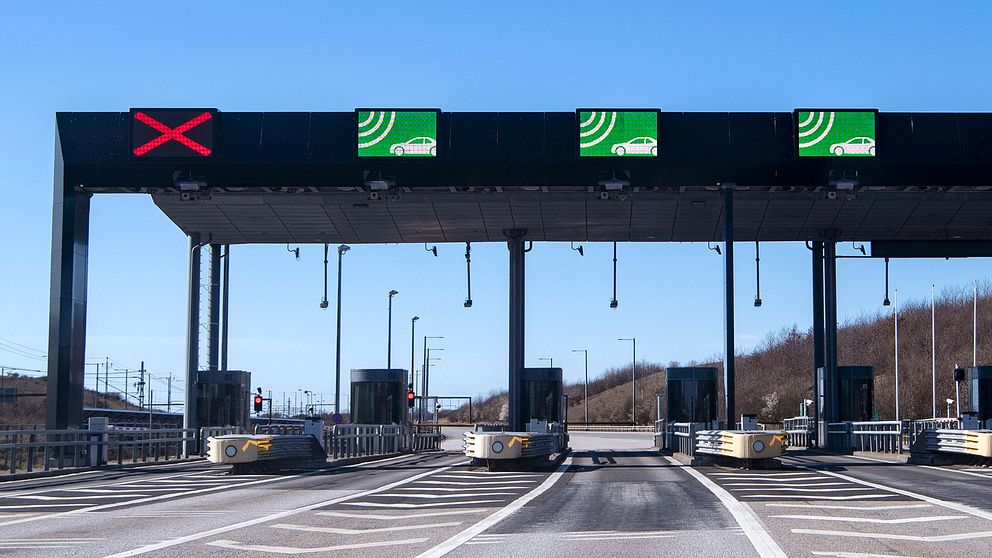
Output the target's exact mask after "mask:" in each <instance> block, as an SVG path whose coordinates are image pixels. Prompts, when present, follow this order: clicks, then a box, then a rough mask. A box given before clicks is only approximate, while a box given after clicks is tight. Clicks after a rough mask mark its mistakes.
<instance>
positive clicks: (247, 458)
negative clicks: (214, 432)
mask: <svg viewBox="0 0 992 558" xmlns="http://www.w3.org/2000/svg"><path fill="white" fill-rule="evenodd" d="M314 457H321V458H324V457H326V454H325V453H324V450H323V448H321V447H320V444H319V443H318V442H317V439H316V438H314V437H313V436H310V435H308V434H305V435H286V436H280V435H255V436H251V435H247V434H244V435H242V434H232V435H228V436H214V437H211V438H209V439H208V440H207V460H208V461H210V462H211V463H227V464H242V463H257V462H260V461H275V460H280V459H286V460H289V459H309V458H314Z"/></svg>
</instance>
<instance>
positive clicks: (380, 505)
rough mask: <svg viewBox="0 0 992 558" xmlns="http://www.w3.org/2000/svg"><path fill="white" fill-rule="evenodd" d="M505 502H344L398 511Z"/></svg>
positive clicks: (345, 503)
mask: <svg viewBox="0 0 992 558" xmlns="http://www.w3.org/2000/svg"><path fill="white" fill-rule="evenodd" d="M505 501H506V500H469V501H466V502H436V503H430V504H407V503H396V504H389V503H386V502H344V505H346V506H359V507H364V508H399V509H417V508H451V507H454V506H467V505H475V504H494V503H497V502H505Z"/></svg>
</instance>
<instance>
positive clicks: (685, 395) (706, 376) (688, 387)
mask: <svg viewBox="0 0 992 558" xmlns="http://www.w3.org/2000/svg"><path fill="white" fill-rule="evenodd" d="M717 376H718V371H717V369H716V368H713V367H709V366H694V367H680V368H668V369H666V370H665V384H666V391H667V400H668V407H667V409H666V412H665V419H666V420H667V422H668V424H672V423H676V422H707V423H711V422H715V421H716V420H717V418H716V404H717V394H716V386H717Z"/></svg>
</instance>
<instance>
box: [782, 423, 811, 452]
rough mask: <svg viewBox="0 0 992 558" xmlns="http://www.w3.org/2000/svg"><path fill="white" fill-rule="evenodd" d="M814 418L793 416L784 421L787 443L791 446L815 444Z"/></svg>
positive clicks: (803, 446) (807, 446)
mask: <svg viewBox="0 0 992 558" xmlns="http://www.w3.org/2000/svg"><path fill="white" fill-rule="evenodd" d="M813 426H814V423H813V418H812V417H805V416H803V417H792V418H787V419H784V420H783V421H782V430H784V431H785V438H786V443H787V444H788V445H789V447H794V448H809V447H812V446H813Z"/></svg>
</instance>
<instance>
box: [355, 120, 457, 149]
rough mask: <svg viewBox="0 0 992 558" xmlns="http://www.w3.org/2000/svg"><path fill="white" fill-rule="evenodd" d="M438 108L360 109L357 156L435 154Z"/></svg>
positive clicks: (436, 147)
mask: <svg viewBox="0 0 992 558" xmlns="http://www.w3.org/2000/svg"><path fill="white" fill-rule="evenodd" d="M438 113H439V111H437V110H389V109H359V110H357V111H356V115H357V124H358V129H357V133H358V156H359V157H400V158H411V157H437V153H438V140H437V118H438Z"/></svg>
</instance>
